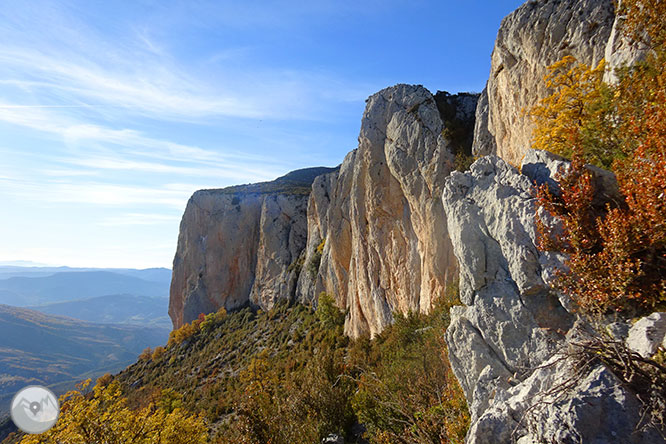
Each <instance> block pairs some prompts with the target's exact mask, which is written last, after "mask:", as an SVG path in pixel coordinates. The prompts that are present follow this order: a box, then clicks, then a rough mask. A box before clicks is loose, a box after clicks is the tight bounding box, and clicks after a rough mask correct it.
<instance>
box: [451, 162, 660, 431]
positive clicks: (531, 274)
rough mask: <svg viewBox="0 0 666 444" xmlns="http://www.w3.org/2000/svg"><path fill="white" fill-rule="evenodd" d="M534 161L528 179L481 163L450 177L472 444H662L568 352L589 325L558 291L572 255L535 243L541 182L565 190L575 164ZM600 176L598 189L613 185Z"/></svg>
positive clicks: (460, 344)
mask: <svg viewBox="0 0 666 444" xmlns="http://www.w3.org/2000/svg"><path fill="white" fill-rule="evenodd" d="M525 159H526V163H524V164H523V165H522V168H521V170H522V173H521V172H519V171H518V170H516V169H515V168H513V167H512V166H510V165H509V164H508V163H506V162H505V161H503V160H502V159H500V158H498V157H496V156H488V157H484V158H481V159H479V160H478V161H476V162H475V163H474V164H473V165H472V167H471V168H470V170H469V171H468V172H466V173H458V172H454V173H452V174H451V176H450V177H449V178H448V179H447V180H446V184H445V187H444V190H443V194H442V196H443V197H442V201H443V205H444V211H445V213H446V215H447V221H448V227H449V234H450V236H451V241H452V244H453V248H454V251H455V254H456V257H457V258H458V261H459V264H460V290H461V300H462V302H463V304H464V305H463V306H458V307H453V309H452V310H451V324H450V327H449V328H448V330H447V333H446V340H447V344H448V347H449V355H450V361H451V365H452V368H453V371H454V373H455V375H456V377H457V379H458V380H459V381H460V383H461V386H462V388H463V390H464V392H465V395H466V397H467V400H468V404H469V407H470V413H471V417H472V426H471V428H470V430H469V432H468V436H467V441H466V442H467V443H473V444H480V443H514V442H518V443H536V442H564V443H568V442H571V443H574V442H626V443H639V442H655V443H656V442H663V439H662V438H660V436H659V435H657V434H656V432H654V431H635V428H636V426H637V424H638V423H639V421H640V415H641V408H640V407H641V404H640V402H639V400H638V398H637V397H636V395H635V394H634V393H632V392H631V390H630V389H628V388H626V387H624V386H623V385H622V383H621V382H620V381H619V380H618V379H617V378H616V377H615V375H614V374H613V373H612V372H611V371H610V370H609V369H607V368H606V367H604V366H602V365H600V364H591V365H590V366H589V367H588V368H585V369H583V370H581V369H580V368H577V367H576V364H575V361H572V360H571V359H569V358H568V357H567V354H566V351H567V350H568V349H569V347H570V344H572V343H574V342H576V341H578V340H579V338H581V337H583V335H584V334H586V332H587V329H588V326H586V325H585V324H584V323H583V322H582V321H581V320H577V319H576V317H575V315H574V314H573V313H574V311H573V307H572V303H571V301H570V300H569V299H568V298H567V297H566V296H565V295H562V294H560V293H558V292H556V291H554V290H553V289H552V288H551V284H552V279H553V276H554V272H555V270H557V269H559V268H561V267H563V265H562V263H563V258H562V257H560V256H558V255H556V254H553V253H546V252H541V251H539V250H538V249H537V248H536V235H537V232H536V224H535V215H536V211H537V210H536V207H535V198H534V184H535V183H536V184H541V183H547V184H549V185H551V186H552V187H554V188H556V185H557V184H556V182H555V181H554V180H553V176H554V173H555V172H556V171H557V170H558V169H560V168H562V167H566V165H565V162H564V161H563V160H562V159H561V158H559V157H557V156H553V155H550V154H548V153H545V152H537V151H530V152H528V153H527V155H526V157H525ZM602 176H603V177H604V178H605V179H604V180H605V182H604V180H601V179H598V180H597V184H603V183H606V184H607V185H608V186H611V185H612V184H609V181H610V180H609V178H608V177H606V175H602ZM600 186H603V185H600ZM612 192H613V191H612V190H611V191H608V192H607V193H606V194H607V195H612ZM541 216H542V218H543V220H544V221H545V223H547V224H550V225H551V226H554V227H556V224H557V221H556V220H554V219H552V218H550V217H549V216H548V215H546V214H541ZM659 319H661V318H659ZM652 321H653V322H652V323H651V324H650V325H652V324H655V325H656V324H657V323H658V319H657V317H655V319H652ZM646 324H647V322H646ZM657 330H659V329H658V328H652V330H651V331H653V332H654V331H657ZM653 336H655V337H656V339H654V341H657V342H661V341H662V340H663V336H659V334H656V335H655V334H653ZM654 341H653V342H654Z"/></svg>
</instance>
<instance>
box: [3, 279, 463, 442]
mask: <svg viewBox="0 0 666 444" xmlns="http://www.w3.org/2000/svg"><path fill="white" fill-rule="evenodd" d="M449 298H450V299H449V300H448V302H444V301H442V303H440V304H439V305H438V306H437V308H436V309H435V310H434V311H433V312H432V313H431V314H430V315H427V316H426V315H419V314H410V315H408V316H397V317H396V322H395V324H394V325H393V326H391V327H390V328H388V329H387V330H386V331H385V332H383V333H382V334H381V335H379V336H378V337H376V338H375V339H373V340H370V339H369V338H367V337H366V338H361V339H358V340H355V341H352V340H350V339H349V338H347V337H345V336H344V335H343V332H342V324H343V322H344V314H343V313H341V312H340V311H339V310H338V309H337V308H336V307H335V306H334V304H333V299H332V298H331V297H330V296H327V295H325V294H324V295H322V296H321V297H320V300H319V304H318V305H319V306H318V309H317V310H316V311H313V310H312V309H310V308H308V307H305V306H302V305H298V304H293V305H290V304H288V303H286V302H283V303H280V304H278V305H277V306H276V307H275V308H274V309H272V310H270V311H268V312H262V311H258V312H255V311H252V310H251V309H249V308H246V309H243V310H240V311H238V312H234V313H230V314H227V313H225V312H224V311H221V312H219V313H215V314H210V315H208V316H201V317H200V319H198V320H195V321H194V322H193V323H192V324H186V325H185V326H183V327H182V328H181V329H179V330H176V331H174V332H173V333H172V336H171V339H170V341H169V345H168V346H167V347H166V348H164V347H158V348H156V349H155V350H146V351H145V352H144V353H142V355H141V357H140V359H139V361H138V362H137V363H136V364H134V365H132V366H131V367H129V368H128V369H127V370H125V371H123V372H121V373H120V374H119V375H117V376H116V377H115V378H113V377H111V376H107V377H105V378H102V379H101V380H100V381H98V384H97V386H98V387H99V388H96V390H95V391H94V392H93V393H89V394H88V395H87V397H81V393H86V392H88V391H89V387H88V388H83V389H82V391H79V392H72V393H70V394H69V397H68V398H63V400H62V401H63V404H64V406H65V408H63V418H61V421H63V422H64V423H67V424H69V425H68V426H67V427H60V426H58V428H56V429H53V430H52V431H51V432H49V433H47V434H45V435H44V436H42V437H40V438H39V442H40V443H56V442H65V441H66V442H84V441H85V439H84V438H82V437H83V436H84V435H83V431H82V430H83V428H85V423H86V421H87V420H89V419H90V418H88V419H86V418H79V419H76V418H73V417H72V416H71V415H72V414H73V411H74V410H76V411H79V409H84V408H85V409H89V411H91V412H96V413H95V415H101V414H104V415H109V414H110V415H112V416H113V415H116V414H115V413H113V411H114V410H113V409H112V408H111V407H112V406H113V405H114V404H115V402H116V401H113V402H108V401H105V400H104V399H106V398H108V397H109V396H113V397H114V399H116V398H119V397H120V395H118V394H117V392H116V390H121V391H122V392H123V393H124V396H123V397H122V406H121V407H122V408H121V407H118V408H117V410H118V411H119V412H124V411H125V410H124V409H131V410H133V411H136V412H143V413H141V414H145V415H149V416H150V415H157V416H156V418H162V419H160V421H162V420H163V421H166V419H165V418H166V417H167V416H168V415H169V414H173V413H174V412H177V414H178V415H181V416H180V420H181V421H182V423H183V424H184V427H193V429H192V430H194V432H193V433H195V434H196V433H199V432H197V430H199V431H200V425H201V424H202V423H200V421H203V424H205V425H206V430H207V432H208V438H207V442H214V443H268V442H271V443H275V444H278V443H285V444H286V443H313V442H315V443H316V442H319V440H320V439H322V438H323V437H325V436H327V435H329V434H338V435H341V436H344V437H345V438H346V441H345V442H371V443H388V442H417V443H442V442H451V443H461V442H463V437H464V434H465V432H466V427H467V424H468V420H469V419H468V414H467V408H466V404H465V401H464V396H463V394H462V392H461V390H460V388H459V387H458V384H457V382H456V380H455V378H454V377H453V375H452V373H451V370H450V367H449V364H448V360H447V355H446V347H445V345H444V341H443V331H444V329H445V328H446V325H447V324H448V308H449V306H450V304H451V301H452V300H453V299H454V292H453V291H452V292H451V295H449ZM107 386H108V387H111V388H110V389H109V390H110V391H111V394H109V393H107V392H106V391H105V390H104V389H102V387H107ZM118 402H121V401H118ZM93 404H94V408H93V406H92V405H93ZM70 405H71V406H72V408H70V407H68V406H70ZM75 405H76V406H77V407H76V408H74V407H73V406H75ZM100 405H101V406H103V405H108V406H109V408H108V409H105V408H102V407H100ZM116 407H117V406H116ZM114 408H115V407H114ZM70 412H72V413H70ZM117 415H118V416H122V415H121V414H120V413H118V414H117ZM154 420H155V421H157V419H154ZM119 421H121V419H119ZM151 421H152V420H151ZM361 423H362V424H363V426H361V425H360V424H361ZM59 424H60V421H59ZM118 427H119V428H120V429H124V428H127V427H128V426H127V424H124V425H123V424H120V425H118ZM100 433H103V431H101V432H100ZM109 433H110V432H109ZM174 433H175V432H174ZM197 436H198V435H197ZM362 437H365V439H367V441H363V438H362ZM14 439H16V438H14ZM22 442H24V443H31V442H33V441H30V440H29V438H25V439H24V440H23V441H22ZM137 442H143V441H137ZM154 442H164V443H167V442H169V443H170V442H180V441H169V440H162V441H154ZM183 442H185V441H183ZM187 442H199V441H196V440H192V441H187Z"/></svg>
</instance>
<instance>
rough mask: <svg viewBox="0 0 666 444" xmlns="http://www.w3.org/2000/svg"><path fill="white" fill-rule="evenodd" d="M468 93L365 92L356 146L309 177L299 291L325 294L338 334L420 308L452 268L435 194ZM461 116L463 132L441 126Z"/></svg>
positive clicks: (466, 112) (470, 113) (469, 109)
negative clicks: (333, 307) (340, 325)
mask: <svg viewBox="0 0 666 444" xmlns="http://www.w3.org/2000/svg"><path fill="white" fill-rule="evenodd" d="M476 100H477V96H475V95H471V94H462V95H458V96H451V95H448V94H446V93H440V95H439V96H438V97H435V96H433V95H432V94H431V93H430V92H428V91H427V90H426V89H425V88H423V87H421V86H411V85H397V86H394V87H391V88H387V89H384V90H382V91H380V92H378V93H377V94H374V95H373V96H371V97H370V98H369V99H368V100H367V105H366V109H365V112H364V114H363V119H362V122H361V133H360V136H359V145H358V148H357V149H356V150H355V151H353V152H352V153H350V154H349V155H348V156H347V157H346V158H345V161H344V162H343V163H342V166H341V167H340V171H339V172H337V173H335V174H331V175H328V176H325V177H321V178H318V179H317V180H316V181H315V183H314V185H313V192H312V194H311V196H310V202H309V204H308V242H307V243H308V247H307V249H306V256H305V257H304V260H303V270H304V272H302V273H301V277H300V279H299V284H298V293H299V297H300V298H301V299H303V300H310V301H314V300H315V299H316V297H317V295H318V294H319V292H321V291H326V292H329V293H331V294H332V295H334V297H335V298H336V300H337V301H338V305H339V306H340V307H342V308H344V309H345V310H346V311H347V320H346V323H345V331H346V333H347V334H349V335H351V336H358V335H360V334H362V333H370V334H371V335H374V334H377V333H379V332H381V331H382V329H383V328H384V327H385V326H386V325H388V324H389V323H390V322H391V321H392V319H393V316H392V313H393V312H402V313H406V312H408V311H410V310H411V311H427V310H428V309H429V308H430V304H431V302H432V300H433V299H434V298H436V297H438V296H439V295H442V294H443V292H444V288H445V286H446V285H447V283H448V282H449V281H450V280H451V279H452V278H453V277H454V273H455V270H456V261H455V257H454V256H453V251H452V248H451V245H450V242H449V240H448V233H447V231H446V222H445V217H444V212H443V209H442V203H441V199H440V197H439V196H440V195H441V191H442V186H443V183H444V179H445V178H446V177H447V176H448V174H449V173H450V172H451V170H452V168H453V159H454V152H455V151H456V145H454V144H455V143H458V144H459V146H465V144H466V146H467V149H468V150H469V148H470V145H471V128H472V127H473V121H474V110H475V108H476ZM438 105H439V107H438ZM444 121H446V122H457V123H455V124H454V123H449V125H450V126H448V127H447V126H446V125H445V124H444ZM464 124H467V125H468V127H469V130H467V131H466V132H465V131H462V132H456V133H454V132H453V131H449V132H447V131H445V130H446V129H447V128H449V129H454V127H455V129H457V128H460V127H464ZM453 134H455V136H453ZM317 247H319V250H320V251H317Z"/></svg>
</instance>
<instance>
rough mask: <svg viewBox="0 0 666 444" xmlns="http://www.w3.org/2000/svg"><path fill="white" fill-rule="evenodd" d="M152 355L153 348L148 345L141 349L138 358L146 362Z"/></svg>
mask: <svg viewBox="0 0 666 444" xmlns="http://www.w3.org/2000/svg"><path fill="white" fill-rule="evenodd" d="M152 356H153V350H152V349H151V348H150V347H146V348H145V349H143V351H142V352H141V354H140V355H139V360H140V361H144V362H147V361H150V359H151V358H152Z"/></svg>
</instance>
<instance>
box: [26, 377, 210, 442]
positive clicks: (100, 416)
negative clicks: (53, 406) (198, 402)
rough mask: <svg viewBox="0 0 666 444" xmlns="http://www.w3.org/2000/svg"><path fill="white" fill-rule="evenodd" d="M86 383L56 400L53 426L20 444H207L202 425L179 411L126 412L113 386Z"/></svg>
mask: <svg viewBox="0 0 666 444" xmlns="http://www.w3.org/2000/svg"><path fill="white" fill-rule="evenodd" d="M89 384H90V380H88V381H86V382H84V383H82V384H80V385H79V387H78V389H77V390H72V391H70V392H68V393H67V394H65V395H63V396H62V397H61V398H60V404H61V413H60V417H59V419H58V422H57V423H56V425H55V426H54V427H53V428H52V429H51V430H49V431H48V432H46V433H43V434H41V435H27V436H25V437H24V438H23V440H22V441H21V444H60V443H67V444H88V443H134V444H203V443H205V442H207V437H208V433H207V428H206V425H205V423H204V421H203V420H202V419H201V418H200V417H199V416H197V415H192V414H190V413H188V412H185V411H183V410H181V409H178V408H176V409H173V410H171V411H167V410H164V409H162V408H159V407H157V406H155V405H154V404H150V405H149V406H147V407H145V408H143V409H140V410H136V409H130V408H129V407H128V405H127V401H126V399H125V398H123V397H122V392H121V389H120V386H119V385H118V384H117V383H115V382H110V383H108V384H105V385H104V384H100V383H98V384H97V385H96V386H95V388H94V389H93V390H92V391H90V390H89Z"/></svg>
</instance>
